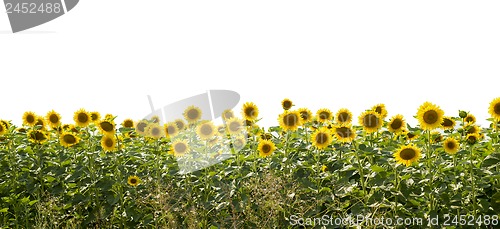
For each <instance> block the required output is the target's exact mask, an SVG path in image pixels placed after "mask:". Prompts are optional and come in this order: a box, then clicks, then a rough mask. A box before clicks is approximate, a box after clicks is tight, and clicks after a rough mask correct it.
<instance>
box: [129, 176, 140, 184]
mask: <svg viewBox="0 0 500 229" xmlns="http://www.w3.org/2000/svg"><path fill="white" fill-rule="evenodd" d="M127 183H128V184H129V185H130V186H133V187H137V185H139V184H140V183H141V179H140V178H139V177H138V176H129V177H128V181H127Z"/></svg>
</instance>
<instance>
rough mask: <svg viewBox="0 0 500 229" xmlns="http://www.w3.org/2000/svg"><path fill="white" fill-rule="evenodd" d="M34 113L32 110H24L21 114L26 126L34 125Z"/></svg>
mask: <svg viewBox="0 0 500 229" xmlns="http://www.w3.org/2000/svg"><path fill="white" fill-rule="evenodd" d="M36 117H37V116H36V114H35V113H34V112H32V111H26V112H24V114H23V124H24V125H28V126H34V125H35V124H36V121H37V120H36Z"/></svg>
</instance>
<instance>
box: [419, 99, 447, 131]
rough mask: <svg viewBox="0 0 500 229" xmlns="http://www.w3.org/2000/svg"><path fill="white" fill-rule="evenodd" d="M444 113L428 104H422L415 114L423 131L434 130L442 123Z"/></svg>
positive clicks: (433, 105)
mask: <svg viewBox="0 0 500 229" xmlns="http://www.w3.org/2000/svg"><path fill="white" fill-rule="evenodd" d="M443 115H444V111H443V110H441V108H439V106H436V105H435V104H432V103H430V102H425V103H423V104H422V105H421V106H420V107H419V108H418V112H417V118H418V122H419V123H420V127H421V128H422V129H423V130H434V129H436V128H438V127H440V126H441V123H443Z"/></svg>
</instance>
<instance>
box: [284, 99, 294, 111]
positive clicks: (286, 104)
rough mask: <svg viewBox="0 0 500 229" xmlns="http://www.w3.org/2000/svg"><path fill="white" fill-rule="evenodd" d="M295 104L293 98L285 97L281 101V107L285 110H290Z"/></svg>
mask: <svg viewBox="0 0 500 229" xmlns="http://www.w3.org/2000/svg"><path fill="white" fill-rule="evenodd" d="M292 106H293V102H292V100H290V99H289V98H285V99H283V100H282V101H281V107H283V110H286V111H287V110H290V109H291V108H292Z"/></svg>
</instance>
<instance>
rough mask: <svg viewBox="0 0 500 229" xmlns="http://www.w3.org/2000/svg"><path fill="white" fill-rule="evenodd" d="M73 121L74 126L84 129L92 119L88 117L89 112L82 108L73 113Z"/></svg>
mask: <svg viewBox="0 0 500 229" xmlns="http://www.w3.org/2000/svg"><path fill="white" fill-rule="evenodd" d="M73 120H74V121H75V124H76V125H77V126H79V127H86V126H88V125H89V124H90V122H91V121H92V117H91V116H90V113H89V112H87V111H86V110H85V109H83V108H82V109H80V110H78V111H76V112H75V114H74V115H73Z"/></svg>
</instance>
